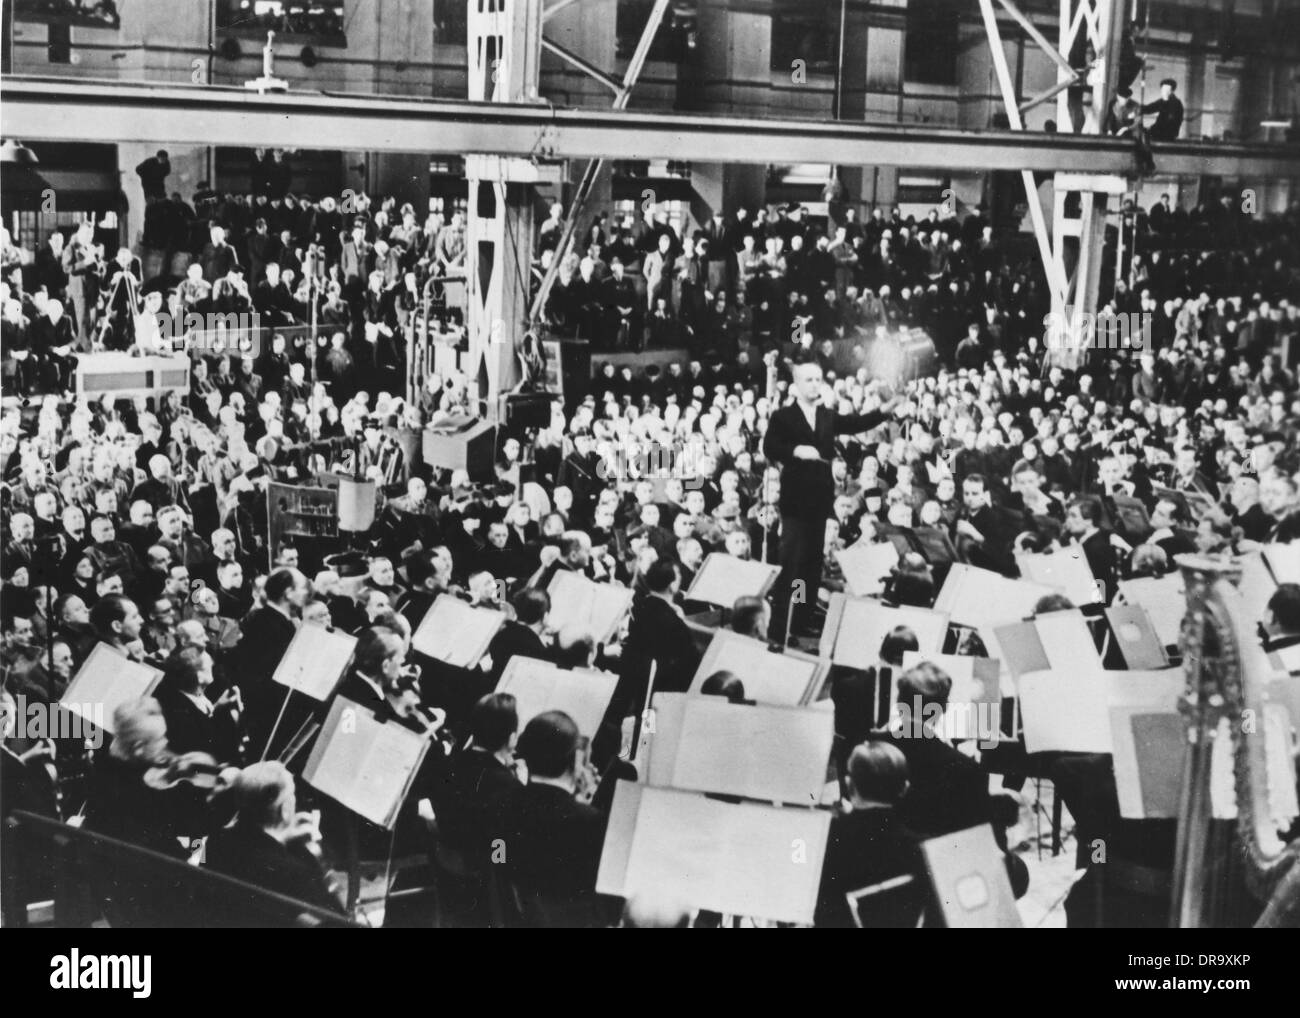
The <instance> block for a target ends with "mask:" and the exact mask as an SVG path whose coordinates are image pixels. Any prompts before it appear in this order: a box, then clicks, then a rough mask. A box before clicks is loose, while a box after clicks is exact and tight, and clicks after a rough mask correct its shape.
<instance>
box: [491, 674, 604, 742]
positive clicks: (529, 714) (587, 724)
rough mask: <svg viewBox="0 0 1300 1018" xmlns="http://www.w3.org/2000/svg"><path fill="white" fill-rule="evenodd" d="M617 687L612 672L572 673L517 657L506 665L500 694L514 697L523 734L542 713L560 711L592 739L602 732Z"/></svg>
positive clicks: (499, 690)
mask: <svg viewBox="0 0 1300 1018" xmlns="http://www.w3.org/2000/svg"><path fill="white" fill-rule="evenodd" d="M617 685H618V676H617V675H613V674H611V673H609V672H602V671H598V670H596V669H594V668H575V669H572V670H568V669H564V668H561V667H559V666H558V665H554V664H552V663H551V662H549V661H539V660H538V659H537V658H531V657H521V656H519V655H516V656H515V657H512V658H511V659H510V662H509V663H508V664H507V665H506V668H505V671H504V672H503V673H502V674H501V680H500V681H499V682H498V683H497V688H496V691H497V692H498V693H510V694H511V695H512V696H514V698H515V701H516V705H515V709H516V712H517V713H518V716H519V730H520V731H521V732H522V731H523V730H524V728H525V727H526V726H527V725H528V722H529V721H531V720H532V719H533V718H535V717H537V715H538V714H544V713H545V712H546V711H552V710H560V711H564V713H565V714H567V715H569V717H571V718H572V719H573V723H574V724H575V725H577V726H578V733H579V734H580V735H585V736H586V737H587V738H589V739H590V738H595V736H596V732H597V731H598V730H599V729H600V722H601V720H602V719H603V718H604V717H605V712H606V711H607V710H609V702H610V701H611V700H612V699H613V698H614V689H615V687H616V686H617Z"/></svg>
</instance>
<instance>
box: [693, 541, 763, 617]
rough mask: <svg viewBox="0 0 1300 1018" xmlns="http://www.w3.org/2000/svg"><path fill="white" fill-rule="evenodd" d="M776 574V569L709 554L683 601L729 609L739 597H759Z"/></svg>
mask: <svg viewBox="0 0 1300 1018" xmlns="http://www.w3.org/2000/svg"><path fill="white" fill-rule="evenodd" d="M780 572H781V567H780V566H775V565H769V564H768V563H766V562H755V561H753V560H750V559H740V558H736V557H735V556H734V555H723V554H721V553H719V552H713V553H712V554H710V555H708V556H707V557H706V558H705V559H704V564H703V565H702V566H700V571H699V572H698V573H696V574H695V580H694V582H693V583H692V584H691V589H690V590H689V591H688V592H687V594H686V599H687V600H688V601H703V602H704V603H705V604H716V605H720V606H721V607H723V608H731V607H732V606H733V605H735V603H736V599H737V598H739V597H762V596H763V595H764V594H766V593H767V590H768V588H769V587H771V585H772V583H773V582H774V581H775V580H776V578H777V576H778V575H779V574H780Z"/></svg>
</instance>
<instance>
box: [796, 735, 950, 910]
mask: <svg viewBox="0 0 1300 1018" xmlns="http://www.w3.org/2000/svg"><path fill="white" fill-rule="evenodd" d="M848 772H849V780H848V791H849V802H850V803H851V805H852V808H851V810H850V811H849V812H847V813H843V814H841V815H840V816H837V817H836V818H835V819H834V820H832V821H831V829H830V836H829V837H828V839H827V842H826V857H825V861H824V862H823V863H822V882H821V889H820V890H819V891H818V892H817V912H816V914H815V918H814V920H813V921H814V924H815V925H816V926H818V927H830V928H841V929H844V928H851V927H854V926H855V925H856V923H855V922H854V920H853V916H852V913H851V912H850V911H849V908H850V906H849V903H848V899H847V898H846V895H847V894H849V893H851V892H853V891H860V890H863V889H866V888H869V887H875V886H877V885H879V884H882V883H884V882H885V881H887V880H892V879H894V878H896V877H911V878H912V883H911V884H910V885H905V886H902V887H899V888H898V889H897V890H896V891H891V892H888V893H881V894H880V896H879V897H877V896H875V895H869V896H867V897H866V898H865V899H864V900H863V901H862V902H861V903H860V904H859V905H858V915H859V916H860V917H861V919H862V923H863V925H864V926H867V927H870V928H877V929H878V928H893V929H897V928H907V927H911V926H916V925H917V921H918V920H919V919H920V917H921V913H922V911H923V909H924V907H925V899H926V889H927V883H926V878H925V864H924V862H923V860H922V858H921V847H920V846H921V842H920V838H918V837H917V836H916V834H914V833H913V832H911V831H909V830H908V829H907V827H906V826H905V825H904V824H903V822H902V820H901V819H900V817H899V812H898V808H897V807H898V805H899V803H900V802H902V801H903V799H904V796H905V795H906V792H907V760H906V759H905V758H904V756H903V754H902V753H901V752H899V750H898V749H897V748H896V747H894V746H891V745H890V744H889V743H887V742H865V743H863V744H862V745H860V746H858V747H856V748H855V749H854V750H853V753H852V755H851V756H850V757H849V763H848Z"/></svg>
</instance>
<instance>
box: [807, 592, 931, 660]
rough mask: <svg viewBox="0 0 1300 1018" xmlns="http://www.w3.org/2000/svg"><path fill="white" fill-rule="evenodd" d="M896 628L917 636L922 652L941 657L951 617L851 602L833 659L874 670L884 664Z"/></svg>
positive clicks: (848, 601) (863, 601) (856, 600)
mask: <svg viewBox="0 0 1300 1018" xmlns="http://www.w3.org/2000/svg"><path fill="white" fill-rule="evenodd" d="M896 626H907V627H908V628H909V629H911V630H912V631H913V632H914V633H916V639H917V643H918V644H920V649H921V650H923V651H926V652H932V653H938V652H939V651H941V650H943V641H944V638H945V637H946V636H947V635H948V616H947V615H946V614H944V613H942V612H936V611H930V610H929V609H927V608H913V607H911V606H910V605H902V606H900V607H897V608H891V607H889V606H888V605H885V604H881V603H880V602H879V601H873V600H870V599H867V598H847V599H846V600H845V604H844V614H843V617H842V618H841V620H840V627H839V631H838V632H837V633H836V636H835V650H834V654H833V659H834V661H835V663H836V664H840V665H846V666H848V667H850V668H870V667H872V666H873V665H874V664H876V662H877V661H879V660H880V644H881V642H882V641H883V640H884V638H885V637H886V636H888V635H889V633H890V631H891V630H892V629H894V627H896Z"/></svg>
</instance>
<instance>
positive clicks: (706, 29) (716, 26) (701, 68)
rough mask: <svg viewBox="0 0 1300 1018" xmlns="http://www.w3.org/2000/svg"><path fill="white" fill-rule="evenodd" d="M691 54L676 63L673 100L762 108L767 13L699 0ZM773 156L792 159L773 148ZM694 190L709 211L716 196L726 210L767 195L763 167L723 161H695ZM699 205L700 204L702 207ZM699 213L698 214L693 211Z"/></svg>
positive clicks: (746, 110)
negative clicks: (677, 77)
mask: <svg viewBox="0 0 1300 1018" xmlns="http://www.w3.org/2000/svg"><path fill="white" fill-rule="evenodd" d="M696 39H697V43H696V47H695V55H694V56H693V58H692V59H691V60H690V62H689V63H687V64H684V65H683V66H682V67H681V69H680V72H679V74H680V82H681V86H680V87H679V89H678V96H679V100H678V104H679V106H681V107H682V108H683V109H690V110H692V111H698V112H707V113H732V114H736V115H746V114H752V113H754V112H755V111H756V110H762V109H764V108H766V106H767V105H768V103H769V99H770V95H771V85H772V75H773V73H778V74H779V73H780V72H779V71H778V72H773V71H772V19H771V16H770V15H768V14H763V13H749V12H740V11H729V10H727V9H726V8H725V6H724V5H721V4H701V5H700V11H699V21H698V24H697V30H696ZM772 161H773V162H782V161H787V162H792V161H795V160H794V159H793V155H792V156H791V158H789V159H784V160H783V158H782V156H781V153H778V152H774V153H772ZM691 177H692V181H693V182H694V184H695V190H696V192H697V193H698V194H699V195H700V198H701V202H700V203H699V204H701V205H702V206H707V212H709V213H711V212H712V211H713V209H714V208H715V207H716V205H715V203H717V202H719V201H720V202H721V205H722V208H723V209H724V210H726V211H727V212H734V211H735V210H736V209H737V208H738V207H740V206H742V205H744V206H746V207H748V208H750V209H754V208H756V207H757V206H759V205H761V204H762V203H763V201H764V199H765V197H766V190H767V185H766V179H767V178H766V168H765V167H764V166H762V165H761V164H760V165H746V166H737V165H731V164H725V163H708V164H703V163H695V164H694V165H693V166H692V167H691ZM702 211H703V209H702ZM697 218H698V216H697Z"/></svg>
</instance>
